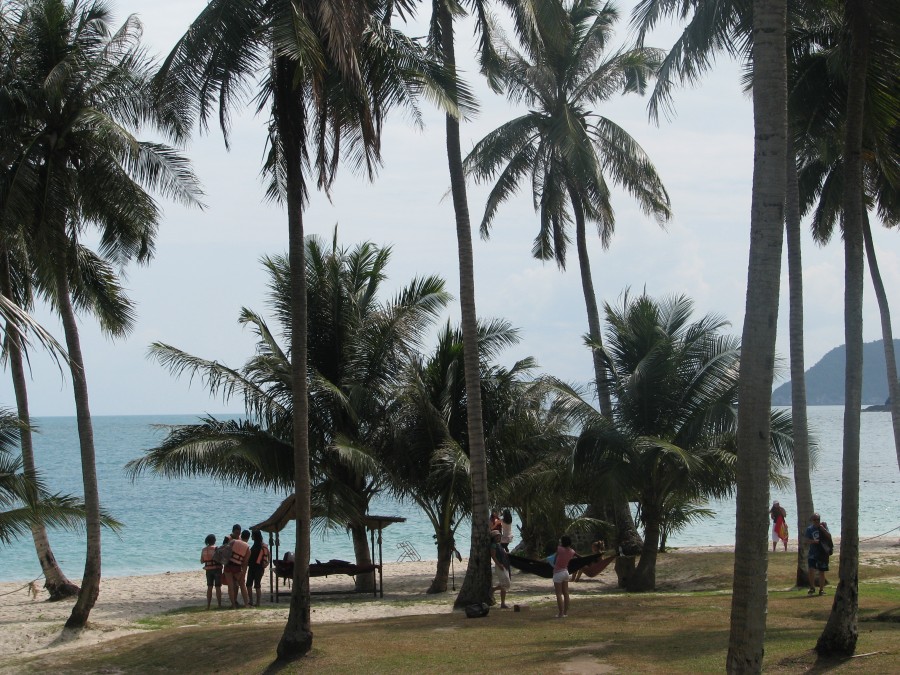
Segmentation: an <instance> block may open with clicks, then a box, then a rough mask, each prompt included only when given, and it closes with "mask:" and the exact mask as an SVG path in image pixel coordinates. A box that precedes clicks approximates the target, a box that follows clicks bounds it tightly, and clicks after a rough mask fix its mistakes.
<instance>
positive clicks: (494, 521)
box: [489, 511, 502, 532]
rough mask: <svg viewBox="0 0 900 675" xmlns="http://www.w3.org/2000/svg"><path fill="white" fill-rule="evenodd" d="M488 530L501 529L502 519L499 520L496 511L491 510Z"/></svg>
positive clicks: (498, 530)
mask: <svg viewBox="0 0 900 675" xmlns="http://www.w3.org/2000/svg"><path fill="white" fill-rule="evenodd" d="M489 527H490V530H491V532H494V531H495V530H496V531H497V532H500V531H501V530H502V521H501V520H500V516H499V515H497V512H496V511H491V519H490V525H489Z"/></svg>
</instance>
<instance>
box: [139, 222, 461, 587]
mask: <svg viewBox="0 0 900 675" xmlns="http://www.w3.org/2000/svg"><path fill="white" fill-rule="evenodd" d="M305 259H306V261H307V286H308V288H309V289H310V302H309V317H310V322H309V326H310V330H309V340H308V345H309V356H308V359H307V363H308V364H309V369H310V372H309V391H310V395H309V400H310V424H309V437H310V449H311V453H310V457H311V475H312V488H311V499H312V503H313V505H314V507H315V508H314V509H313V512H314V513H315V514H316V516H320V517H322V518H324V519H325V520H327V521H328V522H330V523H336V524H340V525H341V526H345V527H347V528H348V529H349V530H350V532H351V535H352V539H353V543H354V550H355V553H356V560H357V563H359V564H364V563H369V562H371V552H370V551H369V547H368V542H367V540H366V531H365V528H364V525H363V522H362V520H363V517H364V516H365V515H366V511H367V509H368V504H369V502H370V500H371V498H372V497H373V496H374V495H375V494H376V493H377V492H378V491H379V490H380V489H381V475H380V471H379V469H378V466H377V464H376V462H375V459H374V458H375V456H376V455H377V452H378V450H379V449H380V448H381V447H382V446H383V445H384V444H385V443H387V438H388V433H389V431H388V427H387V414H386V411H387V406H388V404H389V402H390V400H391V398H392V396H393V394H392V392H393V391H394V389H395V388H396V386H397V383H398V377H399V372H400V370H401V366H402V363H404V362H405V360H406V358H407V355H408V354H409V353H411V352H412V351H414V349H415V348H416V346H417V345H418V344H419V341H420V339H421V338H422V335H423V332H424V331H425V330H426V328H427V327H428V326H429V325H430V323H431V321H432V320H433V318H434V317H435V316H436V314H437V313H439V312H440V311H441V310H442V308H443V307H444V306H445V304H446V303H447V302H448V301H449V296H448V294H447V293H446V292H445V291H444V290H443V285H444V284H443V281H442V280H440V279H439V278H437V277H434V276H429V277H422V278H416V279H414V280H412V281H411V282H410V283H409V284H407V285H406V286H405V287H403V288H402V289H401V290H400V291H399V292H398V293H397V295H396V296H395V297H394V298H393V299H391V300H390V301H387V302H385V301H383V300H382V299H381V298H380V297H379V295H380V291H381V288H382V285H383V282H384V281H385V279H386V276H385V269H386V267H387V265H388V262H389V260H390V249H389V248H386V247H378V246H375V245H374V244H372V243H369V242H366V243H363V244H359V245H357V246H355V247H354V248H353V249H350V250H347V249H342V248H339V247H338V243H337V239H336V233H335V238H334V239H333V240H332V243H331V245H330V246H326V245H325V244H324V242H323V241H321V240H320V239H318V238H316V237H308V238H307V252H306V256H305ZM263 262H264V265H265V267H266V268H267V270H268V272H269V305H270V307H271V309H272V311H273V313H274V315H275V317H276V318H277V320H278V326H279V331H278V332H273V331H272V330H271V329H270V328H269V326H268V325H267V324H266V322H265V320H264V319H263V318H262V317H261V316H260V315H259V314H257V313H255V312H252V311H251V310H249V309H244V310H243V311H242V313H241V323H243V324H245V325H249V326H250V327H251V328H252V329H253V330H254V332H255V333H256V335H257V337H258V339H259V344H258V346H257V349H256V353H255V355H254V356H253V357H252V358H250V359H249V360H248V361H247V363H246V364H245V365H244V367H243V368H241V369H240V370H238V369H234V368H229V367H227V366H225V365H223V364H220V363H218V362H215V361H208V360H205V359H200V358H197V357H193V356H191V355H189V354H185V353H184V352H182V351H180V350H178V349H175V348H174V347H170V346H167V345H161V344H157V345H154V347H153V348H152V351H151V354H152V355H153V356H155V357H156V358H157V359H159V360H160V361H161V363H163V365H165V366H166V367H168V368H169V369H170V370H171V371H172V372H173V373H175V374H182V373H186V374H190V375H191V376H194V375H201V376H202V377H203V378H204V379H205V381H206V383H207V385H208V387H209V389H210V391H211V392H212V393H214V394H220V393H221V394H222V395H223V396H224V397H225V398H230V397H231V396H234V395H237V396H242V397H243V398H244V404H245V410H246V413H247V416H248V418H249V419H248V420H247V421H240V422H238V421H222V420H216V419H214V418H209V419H206V420H202V421H201V422H200V423H199V424H196V425H190V426H187V427H180V428H177V429H174V430H173V431H172V432H171V433H170V434H169V436H168V437H167V438H166V439H164V441H163V443H162V444H161V445H160V446H159V447H157V448H154V449H152V450H150V451H149V452H148V453H147V455H146V456H145V457H143V458H141V459H140V460H138V461H136V462H132V463H131V464H130V465H129V466H130V469H131V470H132V471H133V472H134V473H140V472H141V471H143V470H152V471H155V472H158V473H161V474H163V475H166V476H169V477H175V476H184V475H209V476H212V477H215V478H217V479H220V480H224V481H227V482H232V483H238V484H244V485H252V486H257V487H273V488H275V489H278V490H287V489H289V487H290V486H291V485H292V484H293V475H294V470H295V466H294V460H293V457H294V454H293V450H292V449H291V441H292V438H293V433H292V428H291V426H292V423H293V417H292V415H291V405H292V395H291V393H292V392H291V387H292V382H291V379H290V376H289V373H290V372H291V364H290V359H289V356H288V353H287V352H286V351H285V350H284V349H283V348H282V346H281V345H282V344H283V343H287V342H289V339H290V330H291V304H290V290H289V289H290V269H289V265H288V262H287V259H286V258H285V257H283V256H279V257H273V258H266V259H264V261H263ZM368 582H369V583H371V579H369V580H368ZM365 584H366V581H365V580H363V579H362V577H361V578H360V579H359V580H358V582H357V588H358V589H360V590H366V589H367V586H366V585H365Z"/></svg>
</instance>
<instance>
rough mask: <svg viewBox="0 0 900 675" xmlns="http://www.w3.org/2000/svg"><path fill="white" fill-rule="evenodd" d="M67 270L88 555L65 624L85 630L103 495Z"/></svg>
mask: <svg viewBox="0 0 900 675" xmlns="http://www.w3.org/2000/svg"><path fill="white" fill-rule="evenodd" d="M66 275H67V270H66V269H65V267H64V266H60V268H59V271H58V272H57V274H56V293H57V296H58V297H57V298H56V302H57V304H58V309H59V314H60V317H61V318H62V324H63V330H64V332H65V335H66V351H68V352H69V370H70V372H71V374H72V390H73V391H74V394H75V414H76V419H77V421H78V442H79V445H80V447H81V478H82V482H83V483H84V509H85V529H86V531H87V552H86V555H85V561H84V575H83V577H82V579H81V590H80V591H79V593H78V599H77V600H76V601H75V606H74V607H73V608H72V613H71V614H70V615H69V619H68V620H67V621H66V628H76V629H80V628H84V626H85V624H86V623H87V620H88V617H89V616H90V613H91V610H92V609H93V608H94V604H95V603H96V602H97V598H98V597H99V595H100V570H101V550H100V493H99V488H98V485H97V463H96V457H95V451H94V428H93V425H92V423H91V411H90V405H89V402H88V385H87V377H86V376H85V372H84V357H83V356H82V354H81V339H80V337H79V335H78V322H77V320H76V318H75V311H74V310H73V309H72V299H71V296H70V294H69V280H68V277H67V276H66Z"/></svg>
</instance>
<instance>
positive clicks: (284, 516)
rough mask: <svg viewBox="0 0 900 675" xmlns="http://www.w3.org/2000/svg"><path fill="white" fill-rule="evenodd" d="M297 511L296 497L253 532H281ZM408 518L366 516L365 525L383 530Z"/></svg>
mask: <svg viewBox="0 0 900 675" xmlns="http://www.w3.org/2000/svg"><path fill="white" fill-rule="evenodd" d="M296 514H297V510H296V507H295V502H294V495H288V497H287V498H286V499H285V500H284V501H283V502H281V504H279V505H278V508H277V509H275V511H274V513H272V515H271V516H269V517H268V518H266V519H265V520H264V521H262V522H261V523H257V524H256V525H251V526H250V529H251V530H261V531H262V532H281V531H282V530H283V529H284V528H285V527H286V526H287V524H288V522H290V521H291V520H294V518H296V517H297V516H296ZM405 522H406V518H401V517H400V516H375V515H366V516H365V517H363V524H364V525H365V526H366V527H367V528H368V529H370V530H383V529H384V528H386V527H387V526H388V525H390V524H391V523H405Z"/></svg>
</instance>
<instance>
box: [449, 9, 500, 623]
mask: <svg viewBox="0 0 900 675" xmlns="http://www.w3.org/2000/svg"><path fill="white" fill-rule="evenodd" d="M438 14H439V17H438V20H439V21H440V24H441V30H442V35H441V52H442V56H443V62H444V66H445V67H446V68H447V70H448V71H450V72H451V73H453V74H454V75H455V74H456V53H455V50H454V46H453V17H452V16H451V14H450V9H449V8H448V7H447V4H446V3H443V2H442V3H440V7H439V9H438ZM452 95H453V97H454V99H455V98H456V93H455V92H453V94H452ZM446 128H447V163H448V165H449V168H450V190H451V193H452V194H453V212H454V214H455V216H456V240H457V246H458V249H459V251H458V253H459V304H460V309H461V311H462V334H463V359H464V370H465V378H466V419H467V430H468V435H469V466H470V469H469V470H470V473H471V480H472V543H471V547H470V549H469V566H468V568H467V569H466V576H465V579H464V580H463V583H462V587H461V588H460V591H459V595H457V596H456V600H455V602H454V603H453V606H454V607H457V608H458V607H465V606H466V605H469V604H472V603H476V602H488V601H489V600H490V598H491V556H490V551H489V547H490V540H489V538H488V485H487V462H486V461H485V445H484V423H483V422H482V418H481V371H480V368H479V363H478V361H479V352H478V323H477V319H476V314H475V264H474V260H473V254H472V226H471V222H470V220H469V203H468V198H467V197H466V181H465V175H464V174H463V164H462V151H461V149H460V142H459V120H457V119H455V118H454V117H453V116H452V115H447V116H446Z"/></svg>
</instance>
